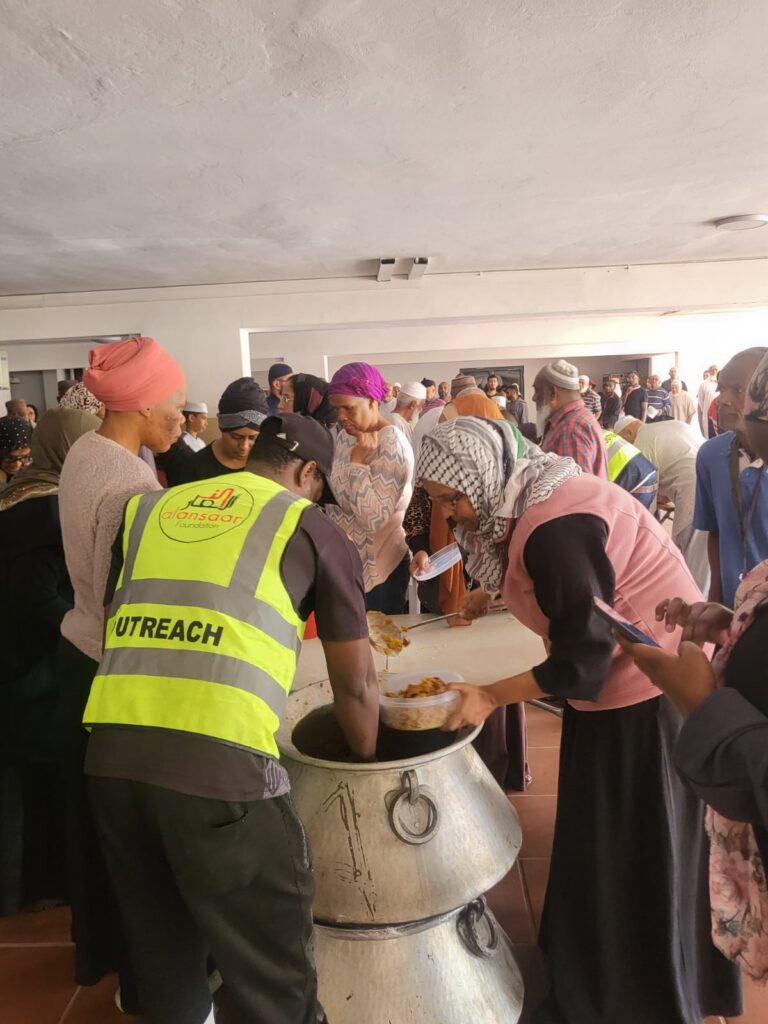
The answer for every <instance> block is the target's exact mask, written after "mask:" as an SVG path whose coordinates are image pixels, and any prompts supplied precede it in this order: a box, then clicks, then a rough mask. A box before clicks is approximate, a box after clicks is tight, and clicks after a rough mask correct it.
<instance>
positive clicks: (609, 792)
mask: <svg viewBox="0 0 768 1024" xmlns="http://www.w3.org/2000/svg"><path fill="white" fill-rule="evenodd" d="M679 728H680V719H679V717H678V715H677V713H676V712H675V711H674V709H673V708H672V706H671V705H670V704H669V702H668V701H667V700H666V699H665V698H663V697H658V698H655V699H653V700H648V701H644V702H643V703H641V704H636V705H634V706H632V707H628V708H620V709H618V710H615V711H592V712H584V711H575V710H573V709H572V708H570V707H569V708H567V709H566V711H565V715H564V718H563V737H562V745H561V750H560V778H559V784H558V808H557V818H556V823H555V838H554V847H553V850H552V864H551V870H550V876H549V886H548V889H547V895H546V900H545V905H544V913H543V917H542V924H541V932H540V936H539V944H540V945H541V947H542V949H543V950H544V952H545V953H546V955H547V957H548V960H549V968H550V975H551V989H550V995H549V997H548V999H547V1000H546V1002H545V1003H544V1004H543V1005H542V1006H541V1007H539V1009H538V1011H537V1013H536V1015H535V1016H534V1020H535V1022H536V1024H701V1021H702V1019H703V1018H704V1017H705V1016H708V1015H721V1016H736V1015H738V1014H739V1013H740V1012H741V982H740V978H739V973H738V970H737V968H736V967H735V966H734V965H733V964H732V963H730V962H729V961H727V960H726V959H725V957H723V956H722V955H721V954H720V953H719V952H718V951H717V950H716V949H715V947H714V945H713V944H712V940H711V937H710V915H709V892H708V878H707V871H708V866H707V865H708V844H707V838H706V835H705V832H704V824H703V817H704V807H703V805H702V803H701V802H700V801H699V800H698V799H697V798H696V797H694V795H693V794H692V793H691V792H690V791H689V790H688V789H687V788H686V787H685V786H684V784H683V783H682V781H681V780H680V778H679V777H678V775H677V774H676V772H675V770H674V765H673V762H672V748H673V746H674V741H675V738H676V736H677V733H678V731H679Z"/></svg>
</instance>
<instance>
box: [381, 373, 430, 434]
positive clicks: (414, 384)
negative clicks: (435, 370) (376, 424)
mask: <svg viewBox="0 0 768 1024" xmlns="http://www.w3.org/2000/svg"><path fill="white" fill-rule="evenodd" d="M426 400H427V389H426V388H425V387H424V385H423V384H420V383H419V382H418V381H417V380H409V381H406V383H405V384H403V385H402V386H401V388H400V391H399V393H398V396H397V403H396V404H395V411H394V412H393V413H392V414H391V416H390V417H389V420H390V422H391V423H392V424H393V426H395V427H398V428H399V429H400V430H402V432H403V433H404V434H405V436H406V437H407V438H408V440H409V441H413V428H414V427H415V426H416V424H417V423H418V422H419V415H420V414H421V410H422V408H423V407H424V403H425V402H426Z"/></svg>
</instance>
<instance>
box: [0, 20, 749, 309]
mask: <svg viewBox="0 0 768 1024" xmlns="http://www.w3.org/2000/svg"><path fill="white" fill-rule="evenodd" d="M766 38H768V4H766V2H765V0H674V2H670V0H420V2H417V3H414V2H413V0H385V2H374V0H271V2H270V3H265V2H263V0H247V2H246V0H130V2H129V3H119V2H118V0H78V2H76V3H73V2H72V0H34V2H27V0H25V2H23V3H18V2H17V3H15V4H3V5H2V6H1V7H0V293H2V294H15V293H26V292H49V291H50V292H56V291H79V290H88V289H102V288H126V287H138V286H150V285H171V284H193V283H213V282H227V281H255V280H271V279H281V278H311V277H325V276H337V275H338V276H342V275H360V274H370V273H372V272H373V267H374V263H373V261H374V260H375V259H376V258H377V257H378V256H388V255H393V256H409V255H410V256H415V255H425V256H430V257H432V262H431V264H430V272H432V271H453V270H469V269H476V270H480V269H516V268H535V267H574V266H598V265H609V264H624V263H643V262H645V263H648V262H667V261H686V260H702V259H704V260H710V259H713V260H714V259H723V258H738V257H746V256H768V228H764V229H762V230H760V231H756V232H750V233H745V234H734V235H727V234H723V233H721V232H715V231H714V230H713V229H712V228H711V226H709V225H708V224H707V222H708V221H710V220H711V219H712V218H714V217H718V216H723V215H728V214H736V213H750V212H762V211H766V210H768V116H766V114H767V111H768V61H766V55H765V54H766V51H765V46H766ZM382 287H384V286H382Z"/></svg>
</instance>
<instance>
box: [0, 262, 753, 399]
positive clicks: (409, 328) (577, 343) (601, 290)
mask: <svg viewBox="0 0 768 1024" xmlns="http://www.w3.org/2000/svg"><path fill="white" fill-rule="evenodd" d="M674 311H680V315H661V314H668V313H670V312H674ZM300 328H309V329H311V330H309V331H307V330H300ZM139 331H140V332H141V333H143V334H148V335H151V336H153V337H155V338H157V339H158V341H160V342H161V343H162V344H163V345H165V346H166V347H167V348H168V349H169V351H171V352H172V353H173V354H174V355H175V356H176V357H177V358H178V359H179V361H180V362H181V363H182V365H183V366H184V369H185V371H186V373H187V378H188V391H189V394H190V395H194V397H195V399H196V400H198V401H206V402H208V403H209V405H211V406H213V407H215V405H216V402H217V400H218V396H219V395H220V393H221V391H222V390H223V388H224V387H225V386H226V385H227V384H228V383H229V382H230V381H231V380H233V379H235V378H236V377H240V376H242V375H243V373H247V372H249V371H250V366H251V358H255V359H257V360H259V361H260V362H259V367H260V369H261V370H263V369H264V368H265V366H268V365H269V363H270V362H272V361H273V359H275V358H278V357H285V359H286V361H287V362H289V363H290V364H291V365H292V366H293V367H294V368H295V369H297V370H298V369H303V370H306V371H309V372H314V373H319V374H321V375H324V374H325V373H326V372H332V370H333V369H335V368H336V367H337V366H338V365H340V364H341V363H343V362H346V361H347V360H349V359H351V358H355V357H360V356H365V358H367V359H368V360H369V361H371V362H375V363H378V364H379V365H380V366H381V367H382V370H383V371H384V372H385V375H387V373H388V370H387V367H388V366H398V367H401V368H403V367H406V366H412V367H413V376H419V377H421V376H423V374H424V370H423V367H425V366H427V365H430V364H431V365H434V364H436V363H437V364H445V365H447V364H450V365H451V366H457V365H459V364H466V363H467V362H471V363H477V362H480V363H481V364H482V363H489V364H493V363H497V362H498V363H519V362H521V361H522V362H526V363H528V362H530V363H531V364H534V363H538V365H540V364H541V362H543V361H545V360H546V359H550V358H554V357H556V356H565V357H566V358H570V359H572V360H573V361H575V362H577V363H578V362H579V360H584V359H587V358H597V357H603V356H605V355H610V360H611V362H612V361H614V360H615V359H623V358H626V359H630V358H632V357H636V356H638V355H645V354H659V353H664V362H667V361H668V355H667V354H668V353H674V352H677V353H679V361H680V365H681V369H682V372H683V375H684V376H685V377H686V379H688V381H689V384H690V383H691V379H693V382H697V381H698V380H699V379H700V371H701V369H702V368H703V367H704V366H706V365H708V364H709V363H711V362H719V363H721V364H722V362H724V361H725V359H726V358H727V357H728V356H729V355H730V354H732V353H733V352H735V351H737V350H738V349H740V348H743V347H747V346H748V345H752V344H758V343H762V342H764V341H765V340H766V339H768V261H767V260H744V261H738V262H736V261H734V262H721V263H706V264H681V265H674V266H664V267H662V266H643V267H624V268H598V269H581V270H562V271H520V272H510V273H493V274H453V275H435V276H434V277H429V276H427V277H425V278H424V280H423V281H422V283H421V285H412V284H408V283H407V282H403V281H393V282H391V283H390V284H386V285H381V284H378V283H377V282H375V281H371V280H361V279H343V280H331V281H304V282H276V283H261V284H244V285H213V286H205V287H188V288H167V289H143V290H135V291H124V292H90V293H78V294H61V295H36V296H14V297H5V298H3V297H0V345H2V347H3V348H6V349H7V351H8V353H9V361H10V365H11V369H12V370H13V369H25V368H29V369H50V368H53V367H56V366H71V365H78V362H77V361H73V360H72V352H73V350H72V349H71V348H69V347H68V346H66V348H67V349H68V355H65V353H64V352H63V351H60V350H59V351H57V350H55V349H54V347H53V346H51V347H50V349H49V350H48V351H45V346H37V345H33V344H27V343H26V342H29V341H34V340H36V339H45V338H54V339H62V338H82V337H84V336H103V335H114V334H130V333H133V332H139ZM249 335H250V337H249ZM78 358H79V360H81V362H80V363H79V365H83V363H84V353H82V352H81V353H80V354H79V356H78ZM46 361H47V362H48V366H44V365H41V363H43V362H46ZM666 368H667V367H664V369H666ZM403 376H405V374H404V373H403ZM531 380H532V378H529V379H528V384H529V386H530V381H531Z"/></svg>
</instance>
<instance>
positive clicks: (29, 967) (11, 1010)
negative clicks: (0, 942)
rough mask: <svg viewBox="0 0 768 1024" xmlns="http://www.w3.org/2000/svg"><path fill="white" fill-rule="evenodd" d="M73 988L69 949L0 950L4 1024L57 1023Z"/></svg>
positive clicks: (0, 982) (0, 1006) (73, 990)
mask: <svg viewBox="0 0 768 1024" xmlns="http://www.w3.org/2000/svg"><path fill="white" fill-rule="evenodd" d="M76 988H77V986H76V985H75V983H74V981H73V980H72V951H71V950H70V949H67V948H64V947H57V948H51V947H42V946H41V947H40V948H38V949H31V948H26V949H22V948H17V949H8V948H6V949H0V993H2V997H1V998H2V1002H1V1003H0V1019H2V1021H3V1024H59V1021H60V1020H61V1016H62V1014H63V1013H64V1010H65V1009H66V1007H67V1004H68V1003H69V1001H70V1000H71V998H72V996H73V995H74V993H75V991H76Z"/></svg>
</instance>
